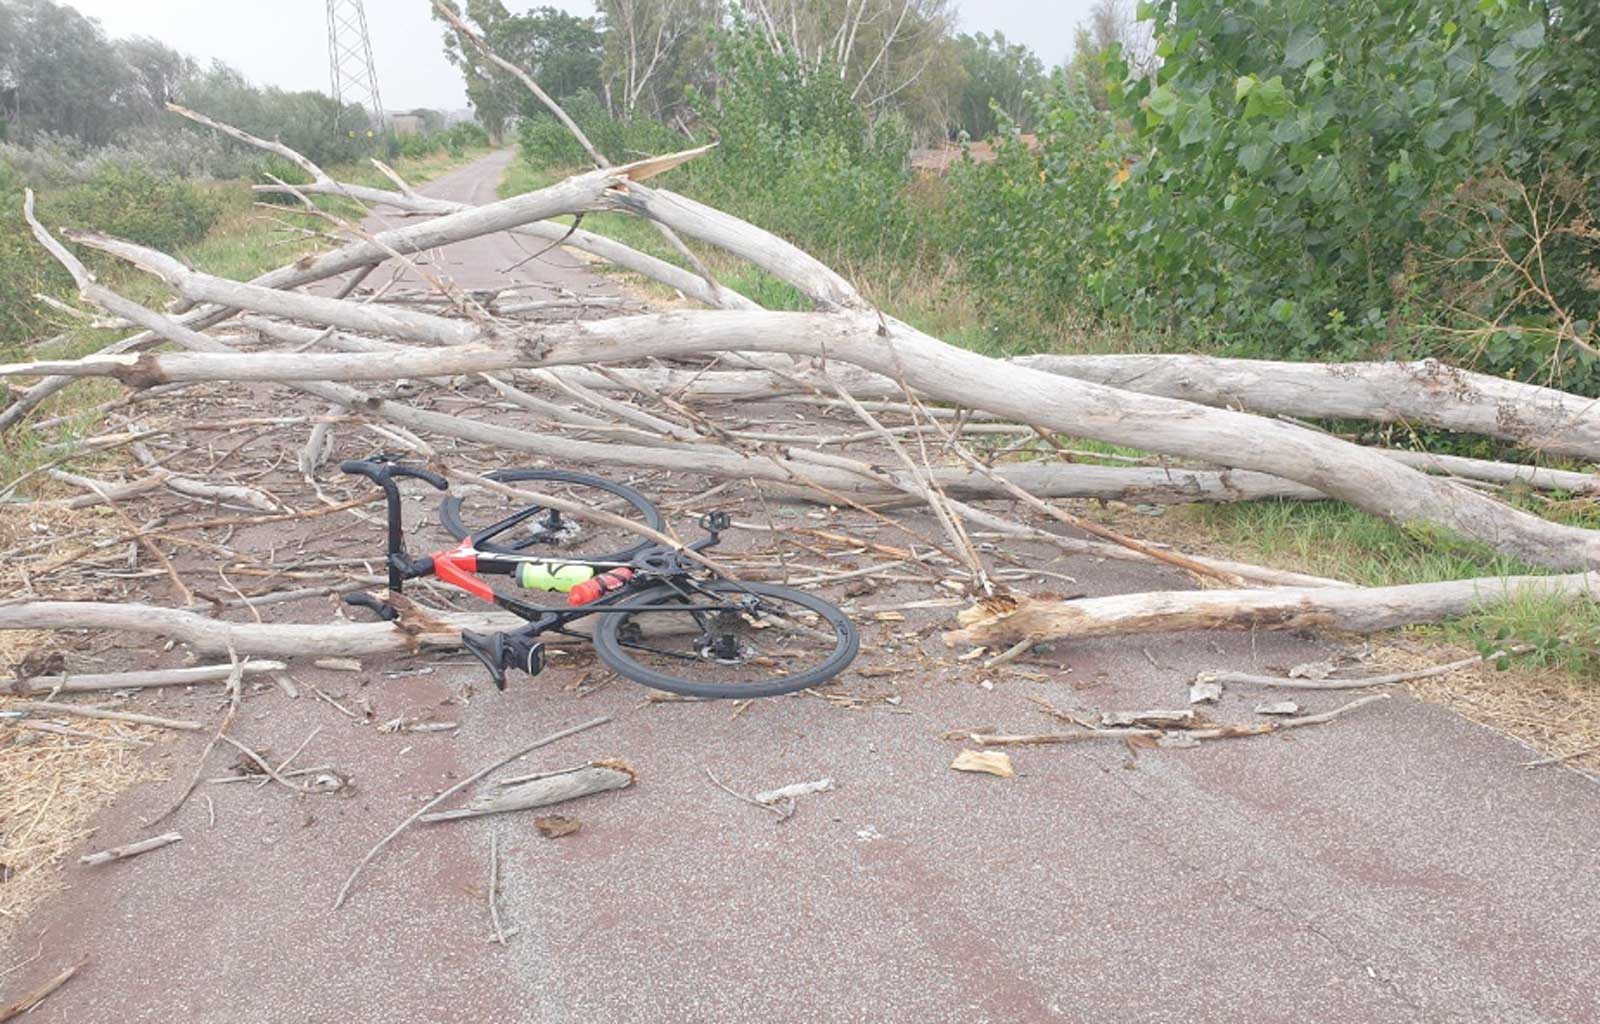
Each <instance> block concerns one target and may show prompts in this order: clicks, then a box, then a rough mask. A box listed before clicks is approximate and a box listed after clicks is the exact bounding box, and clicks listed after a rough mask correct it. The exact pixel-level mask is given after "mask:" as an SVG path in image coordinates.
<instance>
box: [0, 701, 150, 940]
mask: <svg viewBox="0 0 1600 1024" xmlns="http://www.w3.org/2000/svg"><path fill="white" fill-rule="evenodd" d="M7 703H9V702H7V701H4V700H0V711H4V710H5V708H6V706H7ZM64 724H67V725H69V726H70V727H71V728H73V729H76V730H79V731H81V732H86V733H93V734H94V735H96V736H106V737H123V738H137V739H149V738H152V737H153V736H154V735H156V734H159V732H160V730H158V729H148V728H143V727H140V726H135V725H126V724H123V723H120V722H102V721H96V720H93V719H84V718H74V719H72V720H71V721H70V722H65V721H64ZM163 777H164V773H163V772H162V771H160V770H159V769H158V767H157V766H156V765H154V764H153V763H152V762H151V761H150V760H149V759H148V758H147V757H145V756H144V748H140V747H134V746H130V745H128V744H123V743H118V742H115V741H114V740H109V739H107V740H96V739H84V738H79V737H72V736H53V735H49V734H46V733H37V732H25V731H23V730H20V729H18V728H16V727H14V726H0V779H4V780H5V785H4V786H0V941H3V940H4V939H6V938H8V937H9V935H10V933H11V931H12V930H13V929H15V928H16V927H18V926H19V925H20V924H21V922H22V920H23V918H24V917H25V916H26V914H27V913H28V912H29V911H30V910H31V909H32V908H33V907H35V906H37V905H38V904H39V903H40V902H42V901H43V900H44V899H45V898H46V897H48V896H49V895H51V894H52V893H54V892H56V891H57V890H59V889H60V888H61V887H62V871H61V868H60V862H61V859H62V858H63V857H65V856H66V855H67V854H68V853H70V852H72V851H73V850H75V849H77V848H78V846H79V845H80V844H81V843H82V842H83V841H84V839H86V838H88V836H89V835H90V833H91V832H92V831H93V828H92V827H91V823H92V822H93V820H94V816H95V815H96V814H97V813H98V812H99V811H100V809H101V808H103V807H105V806H106V805H107V804H109V803H111V801H113V800H114V799H116V797H117V796H118V794H120V793H122V792H123V791H124V790H126V789H128V788H129V787H130V786H133V785H136V784H138V783H140V782H149V781H153V780H156V779H160V778H163Z"/></svg>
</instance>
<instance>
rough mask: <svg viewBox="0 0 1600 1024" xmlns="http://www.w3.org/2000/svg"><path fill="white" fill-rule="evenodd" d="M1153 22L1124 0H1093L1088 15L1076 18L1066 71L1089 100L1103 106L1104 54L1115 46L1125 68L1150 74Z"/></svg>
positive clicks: (1154, 65)
mask: <svg viewBox="0 0 1600 1024" xmlns="http://www.w3.org/2000/svg"><path fill="white" fill-rule="evenodd" d="M1152 28H1153V23H1151V22H1141V21H1139V20H1137V18H1135V16H1134V13H1133V11H1132V10H1131V9H1130V8H1129V6H1128V3H1127V0H1095V3H1094V6H1092V7H1090V8H1089V14H1088V16H1087V17H1086V18H1085V19H1084V20H1083V21H1081V22H1079V24H1078V27H1077V30H1076V31H1075V32H1074V34H1073V39H1072V56H1071V58H1070V59H1068V61H1067V65H1066V68H1067V74H1068V75H1069V76H1071V77H1072V78H1075V79H1077V80H1078V81H1080V82H1081V83H1082V84H1083V89H1084V92H1085V93H1087V94H1088V96H1089V101H1090V102H1091V103H1093V104H1094V105H1095V108H1096V109H1098V110H1105V109H1106V108H1107V107H1108V106H1109V105H1110V101H1109V98H1108V94H1109V90H1110V86H1111V82H1110V81H1108V79H1107V78H1106V54H1107V53H1108V52H1109V51H1110V50H1111V48H1112V47H1113V46H1115V47H1116V48H1117V50H1118V52H1119V53H1120V54H1121V57H1122V60H1123V62H1124V63H1126V64H1127V65H1128V68H1129V69H1130V70H1131V71H1132V72H1133V73H1134V74H1137V75H1138V76H1140V77H1142V78H1148V77H1150V76H1151V75H1154V74H1155V72H1156V68H1157V67H1158V66H1159V65H1160V59H1159V58H1158V57H1157V56H1156V49H1155V35H1154V32H1153V31H1152Z"/></svg>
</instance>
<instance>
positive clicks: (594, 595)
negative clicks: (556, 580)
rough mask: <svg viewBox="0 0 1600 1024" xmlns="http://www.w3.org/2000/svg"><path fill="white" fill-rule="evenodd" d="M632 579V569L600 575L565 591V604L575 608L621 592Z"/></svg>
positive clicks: (616, 570)
mask: <svg viewBox="0 0 1600 1024" xmlns="http://www.w3.org/2000/svg"><path fill="white" fill-rule="evenodd" d="M631 579H633V570H632V569H626V568H624V569H612V570H611V571H610V572H606V573H601V574H600V575H599V576H596V577H595V578H594V579H592V580H585V581H583V582H582V583H580V584H578V585H577V586H575V587H573V588H572V589H571V590H569V591H567V604H569V605H572V606H573V607H577V606H578V605H580V604H588V603H589V602H590V601H597V600H599V599H600V598H602V597H604V596H605V595H607V594H610V593H613V592H615V591H618V590H621V589H622V588H623V587H625V586H627V584H628V581H629V580H631Z"/></svg>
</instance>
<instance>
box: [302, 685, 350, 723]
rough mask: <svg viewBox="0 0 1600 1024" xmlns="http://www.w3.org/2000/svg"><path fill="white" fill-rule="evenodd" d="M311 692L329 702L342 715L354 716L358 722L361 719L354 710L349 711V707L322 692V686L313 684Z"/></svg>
mask: <svg viewBox="0 0 1600 1024" xmlns="http://www.w3.org/2000/svg"><path fill="white" fill-rule="evenodd" d="M311 692H312V693H314V694H316V695H317V696H318V697H321V698H322V699H323V700H325V701H327V702H328V703H329V704H332V705H333V708H334V710H335V711H337V712H339V714H341V715H344V716H345V717H346V718H354V719H355V720H356V721H358V722H359V721H361V716H360V715H358V714H356V713H355V712H354V711H351V710H350V709H349V708H347V707H345V706H344V705H343V704H340V703H339V702H338V701H336V700H334V699H333V698H332V697H330V696H328V695H327V694H326V693H323V692H322V687H320V686H313V687H312V688H311Z"/></svg>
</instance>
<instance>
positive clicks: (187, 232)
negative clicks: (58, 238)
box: [44, 162, 222, 252]
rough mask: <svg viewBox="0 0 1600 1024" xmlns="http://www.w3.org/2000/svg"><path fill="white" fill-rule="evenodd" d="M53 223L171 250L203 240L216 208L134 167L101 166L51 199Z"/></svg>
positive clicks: (192, 189)
mask: <svg viewBox="0 0 1600 1024" xmlns="http://www.w3.org/2000/svg"><path fill="white" fill-rule="evenodd" d="M44 206H45V209H46V210H47V212H48V213H49V215H50V217H51V219H52V220H54V221H57V222H60V223H63V224H69V225H72V226H74V227H89V228H94V229H95V230H98V231H103V232H105V233H106V234H109V235H114V236H116V237H118V238H125V239H127V240H128V241H130V242H138V243H139V244H141V245H148V246H150V247H152V248H156V249H161V250H163V251H166V252H171V251H173V250H175V249H177V248H179V247H180V246H183V245H185V244H187V243H189V242H194V241H198V240H199V239H201V238H203V237H205V234H206V232H208V231H210V230H211V226H212V225H213V224H215V223H216V221H217V218H218V217H219V216H221V213H222V209H221V206H220V204H219V203H218V202H217V201H216V200H215V199H214V198H213V197H211V196H209V195H207V194H205V192H204V191H202V190H201V189H200V188H197V187H196V186H194V185H192V184H189V183H187V182H183V181H180V180H178V179H177V178H173V177H170V176H165V175H159V174H156V173H154V172H151V171H149V170H147V169H145V168H143V167H139V166H123V165H118V164H114V163H109V162H108V163H102V164H100V166H99V167H97V168H96V169H95V171H94V173H93V174H92V175H90V177H89V179H88V180H87V181H85V182H84V183H83V184H81V185H77V186H74V187H73V188H69V189H66V190H65V191H62V192H59V193H56V194H53V195H50V196H48V197H47V200H46V202H45V203H44Z"/></svg>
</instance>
